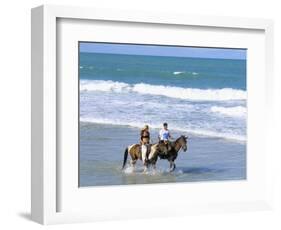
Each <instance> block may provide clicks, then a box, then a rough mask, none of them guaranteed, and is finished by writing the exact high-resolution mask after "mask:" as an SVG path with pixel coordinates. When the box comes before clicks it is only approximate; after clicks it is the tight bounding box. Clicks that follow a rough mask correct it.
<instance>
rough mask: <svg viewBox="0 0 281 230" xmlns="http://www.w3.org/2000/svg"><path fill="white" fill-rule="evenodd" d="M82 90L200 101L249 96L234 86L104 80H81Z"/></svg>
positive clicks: (236, 98)
mask: <svg viewBox="0 0 281 230" xmlns="http://www.w3.org/2000/svg"><path fill="white" fill-rule="evenodd" d="M80 90H81V91H103V92H116V93H129V92H134V93H140V94H150V95H159V96H166V97H171V98H178V99H186V100H199V101H226V100H245V99H246V97H247V93H246V91H243V90H238V89H232V88H223V89H196V88H182V87H175V86H164V85H150V84H145V83H138V84H127V83H124V82H118V81H103V80H81V81H80Z"/></svg>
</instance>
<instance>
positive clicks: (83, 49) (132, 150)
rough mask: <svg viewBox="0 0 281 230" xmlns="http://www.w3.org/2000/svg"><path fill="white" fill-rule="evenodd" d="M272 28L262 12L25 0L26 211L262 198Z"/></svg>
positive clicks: (266, 178) (158, 210) (54, 214)
mask: <svg viewBox="0 0 281 230" xmlns="http://www.w3.org/2000/svg"><path fill="white" fill-rule="evenodd" d="M272 31H273V25H272V22H271V21H270V20H265V19H241V18H230V17H208V16H205V17H197V16H188V15H169V14H158V13H151V12H150V13H149V12H127V11H126V12H125V11H124V12H123V11H112V10H109V11H101V10H98V9H89V8H87V9H85V8H77V7H64V6H41V7H38V8H34V9H33V10H32V205H31V208H32V219H33V220H35V221H37V222H40V223H42V224H52V223H65V222H78V221H95V220H106V219H122V218H143V217H151V216H155V217H156V216H158V217H159V216H162V217H165V216H172V215H185V214H189V213H192V214H194V213H205V212H216V211H218V212H222V211H223V212H225V211H240V210H241V211H243V210H259V209H262V210H264V209H268V208H270V207H271V184H272V181H271V176H270V175H271V171H270V170H271V169H270V167H269V162H270V159H271V158H270V155H271V153H270V151H269V146H270V135H272V134H270V132H269V131H268V130H269V126H270V125H269V123H270V119H271V118H270V117H271V111H272V108H273V106H272V105H273V95H272V91H271V87H272V78H273V76H272V57H273V41H272V39H273V38H272ZM148 206H149V208H148ZM135 213H138V215H137V216H136V215H135Z"/></svg>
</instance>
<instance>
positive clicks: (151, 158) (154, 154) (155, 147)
mask: <svg viewBox="0 0 281 230" xmlns="http://www.w3.org/2000/svg"><path fill="white" fill-rule="evenodd" d="M147 147H148V148H147V151H148V159H147V160H143V159H142V154H141V145H140V144H133V145H130V146H128V147H127V148H126V149H125V152H124V160H123V166H122V169H124V168H125V166H126V163H127V158H128V154H130V156H131V161H130V165H131V166H133V168H135V165H136V163H137V160H141V161H143V164H144V172H145V171H146V170H147V169H148V166H149V165H150V164H151V165H152V166H153V168H155V167H156V166H155V165H156V162H157V159H158V154H160V153H163V154H168V148H167V146H166V145H165V144H164V143H157V144H149V145H147Z"/></svg>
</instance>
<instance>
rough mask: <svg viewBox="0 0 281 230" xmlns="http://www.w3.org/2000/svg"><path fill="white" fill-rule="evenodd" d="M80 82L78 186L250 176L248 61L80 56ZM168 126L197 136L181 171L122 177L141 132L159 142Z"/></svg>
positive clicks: (181, 159) (181, 163)
mask: <svg viewBox="0 0 281 230" xmlns="http://www.w3.org/2000/svg"><path fill="white" fill-rule="evenodd" d="M79 77H80V186H94V185H119V184H139V183H140V184H142V183H158V182H188V181H206V180H229V179H245V178H246V166H245V165H246V140H247V133H246V127H247V126H246V118H247V91H246V60H231V59H206V58H186V57H163V56H142V55H121V54H101V53H82V52H81V53H80V57H79ZM163 122H167V123H168V124H169V129H170V130H171V132H172V135H173V136H175V137H177V136H178V135H181V134H185V135H188V136H190V137H191V138H190V140H189V142H190V143H189V145H190V146H189V150H188V153H187V154H186V153H182V155H181V156H179V159H178V160H177V162H176V163H177V166H178V168H177V170H176V172H175V173H174V174H169V173H167V172H166V168H167V167H168V164H167V162H161V163H159V174H157V175H142V174H141V173H140V172H139V173H129V170H128V171H127V172H126V171H125V172H122V171H121V164H122V159H123V152H124V149H125V148H126V147H127V146H128V145H129V144H133V143H138V141H139V140H138V138H139V137H138V135H139V129H140V128H141V127H143V126H144V124H148V125H149V126H150V128H151V132H152V141H154V142H156V141H157V132H158V131H159V129H160V128H161V126H162V123H163ZM184 154H186V155H184ZM184 156H185V157H184ZM202 156H204V157H202ZM141 167H142V166H141V164H139V171H141ZM193 169H195V171H193ZM227 169H229V170H227Z"/></svg>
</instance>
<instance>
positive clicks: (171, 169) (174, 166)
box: [169, 160, 176, 172]
mask: <svg viewBox="0 0 281 230" xmlns="http://www.w3.org/2000/svg"><path fill="white" fill-rule="evenodd" d="M169 162H170V172H173V171H174V170H175V168H176V164H175V162H174V161H173V160H169Z"/></svg>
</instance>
